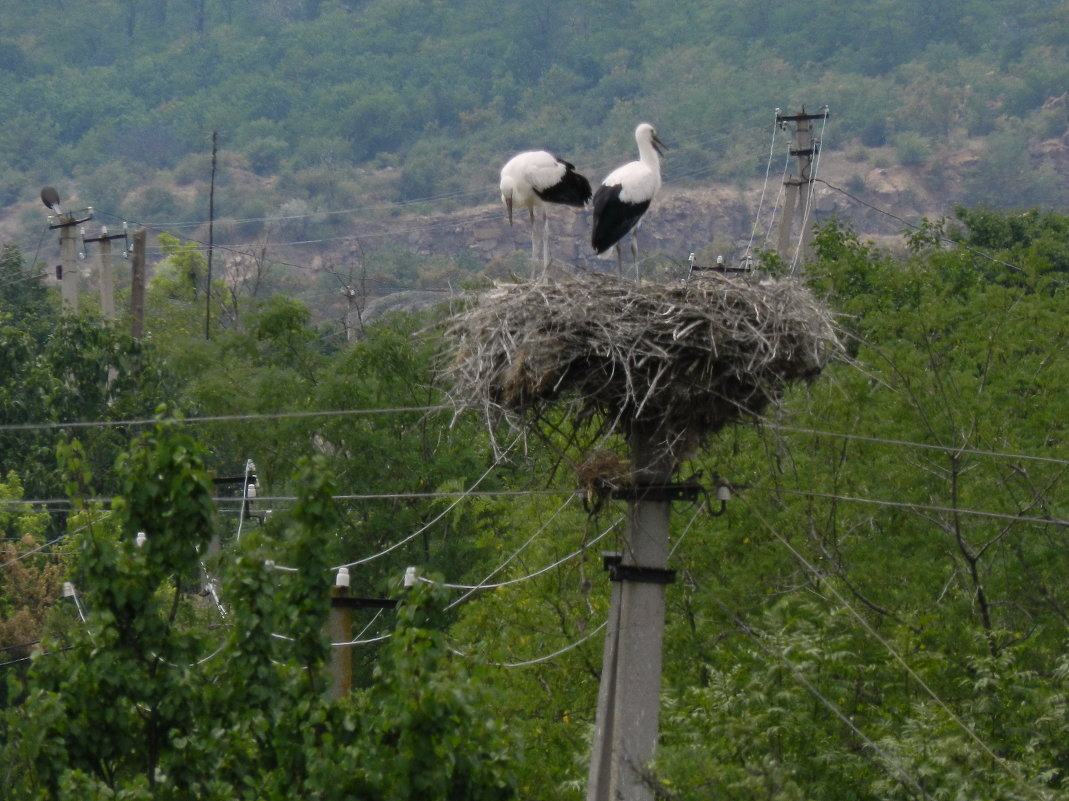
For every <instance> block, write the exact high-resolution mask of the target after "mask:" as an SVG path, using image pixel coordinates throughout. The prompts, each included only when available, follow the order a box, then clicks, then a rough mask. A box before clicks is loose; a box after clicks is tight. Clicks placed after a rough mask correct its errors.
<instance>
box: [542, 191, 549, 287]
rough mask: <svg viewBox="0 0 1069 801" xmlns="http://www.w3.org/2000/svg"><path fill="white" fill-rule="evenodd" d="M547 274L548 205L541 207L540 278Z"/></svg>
mask: <svg viewBox="0 0 1069 801" xmlns="http://www.w3.org/2000/svg"><path fill="white" fill-rule="evenodd" d="M548 274H549V206H543V207H542V278H545V277H546V276H547V275H548Z"/></svg>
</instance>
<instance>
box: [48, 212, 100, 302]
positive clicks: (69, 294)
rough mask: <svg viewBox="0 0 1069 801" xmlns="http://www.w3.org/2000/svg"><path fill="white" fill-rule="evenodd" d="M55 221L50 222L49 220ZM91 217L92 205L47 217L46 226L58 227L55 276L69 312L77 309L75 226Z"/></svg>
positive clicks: (77, 283)
mask: <svg viewBox="0 0 1069 801" xmlns="http://www.w3.org/2000/svg"><path fill="white" fill-rule="evenodd" d="M53 219H54V220H55V222H51V220H53ZM91 219H93V207H92V206H90V207H89V208H87V209H85V210H84V211H82V212H73V211H72V212H70V213H69V214H64V215H61V216H56V217H54V218H53V217H49V220H50V222H49V224H48V227H49V228H50V229H56V228H58V229H59V261H60V267H59V270H58V271H57V272H58V275H57V276H56V277H57V278H58V279H59V281H60V292H61V294H62V297H63V306H64V308H65V309H66V310H67V311H69V312H77V311H78V294H79V283H80V281H79V279H80V278H81V275H80V273H79V271H78V250H77V243H76V242H75V239H74V238H75V235H76V233H77V226H79V225H81V224H82V223H84V222H88V221H89V220H91Z"/></svg>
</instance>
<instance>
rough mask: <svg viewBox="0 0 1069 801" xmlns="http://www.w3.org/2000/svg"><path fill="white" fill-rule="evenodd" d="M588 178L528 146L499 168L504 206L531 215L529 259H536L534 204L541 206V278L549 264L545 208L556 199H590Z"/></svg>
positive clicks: (576, 203)
mask: <svg viewBox="0 0 1069 801" xmlns="http://www.w3.org/2000/svg"><path fill="white" fill-rule="evenodd" d="M590 194H591V192H590V181H588V180H587V179H586V178H584V177H583V176H582V175H580V174H579V173H577V172H576V171H575V166H574V165H572V164H569V163H568V162H567V161H564V159H559V158H557V157H556V156H554V155H553V154H552V153H549V152H547V151H545V150H528V151H525V152H523V153H520V154H518V155H516V156H513V157H512V158H511V159H509V160H508V163H506V164H505V166H504V167H502V168H501V200H502V201H503V202H504V204H505V208H506V209H508V215H509V225H512V209H513V207H514V206H515V207H516V208H522V207H526V208H527V212H528V214H529V215H530V217H531V261H532V262H534V261H537V260H538V247H537V239H538V232H537V229H536V228H535V211H534V210H535V206H540V207H541V208H542V278H545V276H546V270H547V269H548V267H549V209H548V208H547V204H549V203H560V204H563V205H565V206H576V207H577V208H582V207H583V206H585V205H586V203H587V201H588V200H590Z"/></svg>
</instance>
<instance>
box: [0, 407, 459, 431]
mask: <svg viewBox="0 0 1069 801" xmlns="http://www.w3.org/2000/svg"><path fill="white" fill-rule="evenodd" d="M455 408H456V407H455V406H451V405H448V404H438V405H436V406H394V407H391V408H378V409H324V410H322V411H303V412H297V411H291V412H255V413H248V414H216V415H202V416H199V417H142V418H134V419H126V420H68V421H66V422H57V423H4V424H0V432H4V431H46V430H54V429H57V428H116V427H137V426H155V425H157V424H159V425H177V424H183V425H184V424H191V423H233V422H249V421H259V420H289V419H295V418H301V417H346V416H362V415H377V414H410V413H414V412H441V411H445V410H447V409H453V410H455Z"/></svg>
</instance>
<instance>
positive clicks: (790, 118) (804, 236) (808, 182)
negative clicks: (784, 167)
mask: <svg viewBox="0 0 1069 801" xmlns="http://www.w3.org/2000/svg"><path fill="white" fill-rule="evenodd" d="M827 118H828V107H827V106H825V107H824V108H823V109H822V110H821V112H820V113H819V114H807V113H806V110H805V106H802V111H801V112H800V113H798V114H786V115H785V114H780V113H779V111H777V112H776V124H777V125H779V126H780V127H781V128H786V127H787V125H788V124H789V123H794V144H793V145H792V147H791V149H790V155H792V156H795V157H796V158H797V159H798V177H797V178H795V177H794V176H793V175H791V176H789V177H788V178H787V180H786V181H784V182H783V185H784V187H785V189H784V200H783V214H782V216H781V217H780V224H779V244H778V249H779V254H780V256H781V257H783V258H786V254H787V252H788V251H789V250H790V247H791V229H792V227H793V225H794V211H795V209H796V208H797V209H798V213H799V215H800V216H801V218H802V233H801V238H800V240H799V243H798V252H797V260H798V261H799V262H804V261H805V258H806V257H807V256H808V253H809V247H810V243H811V242H812V238H813V237H812V234H813V231H812V226H811V225H810V220H809V216H810V202H811V200H812V197H813V180H814V178H813V159H814V157H815V156H816V155H817V154H818V153H819V152H820V140H814V139H813V136H812V129H811V128H810V123H811V122H812V121H813V120H824V119H827Z"/></svg>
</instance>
